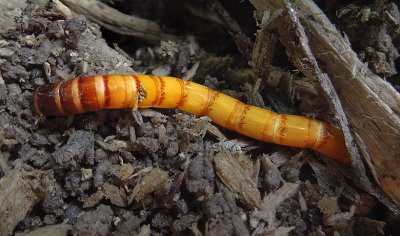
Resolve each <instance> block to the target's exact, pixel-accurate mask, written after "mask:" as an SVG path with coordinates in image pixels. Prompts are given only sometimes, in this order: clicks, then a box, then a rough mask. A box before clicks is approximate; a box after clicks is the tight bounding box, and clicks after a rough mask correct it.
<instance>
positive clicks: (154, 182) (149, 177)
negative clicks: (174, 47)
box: [131, 168, 168, 202]
mask: <svg viewBox="0 0 400 236" xmlns="http://www.w3.org/2000/svg"><path fill="white" fill-rule="evenodd" d="M167 179H168V172H166V171H163V170H161V169H159V168H154V169H152V170H151V171H150V172H149V173H147V174H146V175H145V176H144V177H143V179H142V180H141V181H140V182H139V183H138V184H137V185H136V186H135V188H134V189H133V191H132V194H131V197H133V198H134V199H135V200H136V201H137V202H139V201H140V200H142V199H143V198H144V197H145V196H146V195H148V194H150V193H152V192H154V191H155V190H156V189H157V187H158V186H160V185H161V184H162V183H164V182H165V181H167Z"/></svg>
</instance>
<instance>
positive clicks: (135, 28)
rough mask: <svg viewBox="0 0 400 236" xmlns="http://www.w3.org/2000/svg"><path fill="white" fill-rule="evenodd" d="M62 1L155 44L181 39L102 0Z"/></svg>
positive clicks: (113, 28) (103, 23) (93, 18)
mask: <svg viewBox="0 0 400 236" xmlns="http://www.w3.org/2000/svg"><path fill="white" fill-rule="evenodd" d="M62 2H63V3H64V4H65V5H67V6H68V7H69V8H71V9H72V10H74V11H75V12H76V13H78V14H82V15H84V16H85V17H87V18H88V19H89V20H91V21H93V22H95V23H97V24H99V25H101V26H102V27H104V28H106V29H108V30H110V31H113V32H116V33H118V34H121V35H131V36H134V37H138V38H140V39H143V40H146V41H148V42H151V43H155V44H157V43H159V42H160V41H161V40H165V41H168V40H171V41H179V39H178V38H177V37H176V36H174V35H171V34H167V33H164V32H163V31H162V30H161V28H160V26H159V25H158V24H157V23H155V22H153V21H150V20H146V19H142V18H139V17H134V16H130V15H126V14H124V13H122V12H119V11H117V10H115V9H114V8H112V7H109V6H107V5H106V4H104V3H102V2H100V1H97V0H87V1H80V0H62Z"/></svg>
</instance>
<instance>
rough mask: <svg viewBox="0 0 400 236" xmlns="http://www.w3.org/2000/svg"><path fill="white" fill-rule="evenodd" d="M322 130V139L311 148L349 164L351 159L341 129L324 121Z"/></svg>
mask: <svg viewBox="0 0 400 236" xmlns="http://www.w3.org/2000/svg"><path fill="white" fill-rule="evenodd" d="M323 130H324V132H323V137H322V140H321V141H320V142H319V143H318V145H317V146H314V147H313V149H314V150H315V151H317V152H319V153H321V154H324V155H326V156H327V157H330V158H331V159H334V160H336V161H337V162H339V163H340V164H342V165H350V164H351V162H352V160H351V156H350V154H349V152H348V150H347V146H346V142H345V139H344V135H343V133H342V131H341V130H339V129H337V128H335V127H333V126H331V125H329V124H325V123H324V129H323Z"/></svg>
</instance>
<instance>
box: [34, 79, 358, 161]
mask: <svg viewBox="0 0 400 236" xmlns="http://www.w3.org/2000/svg"><path fill="white" fill-rule="evenodd" d="M140 94H142V95H143V94H145V95H144V96H140ZM34 107H35V110H36V112H37V113H38V114H40V115H72V114H79V113H83V112H88V111H96V110H100V109H106V108H108V109H112V108H132V109H137V108H145V107H158V108H179V109H180V110H182V111H184V112H187V113H190V114H194V115H197V116H208V117H210V118H211V119H212V120H213V122H215V123H216V124H218V125H220V126H222V127H225V128H227V129H230V130H234V131H236V132H238V133H241V134H243V135H246V136H248V137H251V138H254V139H257V140H261V141H264V142H270V143H276V144H281V145H287V146H292V147H301V148H310V149H313V150H315V151H317V152H319V153H321V154H324V155H326V156H328V157H330V158H333V159H336V160H337V161H339V162H341V163H342V164H349V163H351V158H350V155H349V153H348V151H347V148H346V145H345V141H344V137H343V133H342V132H341V131H340V130H338V129H337V128H335V127H333V126H331V125H329V124H327V123H325V122H322V121H318V120H315V119H312V118H309V117H304V116H297V115H284V114H278V113H275V112H273V111H269V110H266V109H262V108H258V107H254V106H250V105H246V104H244V103H242V102H240V101H239V100H237V99H235V98H232V97H230V96H227V95H225V94H222V93H220V92H217V91H214V90H212V89H210V88H207V87H205V86H203V85H200V84H196V83H194V82H190V81H184V80H181V79H178V78H174V77H156V76H149V75H97V76H89V77H85V78H81V79H79V78H75V79H72V80H69V81H66V82H60V83H56V84H49V85H44V86H40V87H39V88H37V90H36V92H35V95H34Z"/></svg>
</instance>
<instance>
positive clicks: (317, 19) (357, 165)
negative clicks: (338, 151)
mask: <svg viewBox="0 0 400 236" xmlns="http://www.w3.org/2000/svg"><path fill="white" fill-rule="evenodd" d="M268 4H269V6H270V8H269V9H273V11H272V14H271V15H272V17H271V22H268V24H269V25H270V28H267V26H263V28H266V29H265V30H266V31H265V32H261V34H268V30H271V29H273V31H272V32H276V31H278V34H279V39H280V40H282V39H284V40H285V37H286V41H287V40H289V41H288V42H295V41H298V42H299V43H298V44H296V45H297V47H298V48H300V49H297V50H296V45H293V44H291V43H288V42H287V43H286V45H285V46H286V47H287V49H288V51H289V54H290V56H291V57H293V61H294V63H295V64H296V66H297V67H298V68H299V70H300V71H302V72H303V73H304V74H306V75H308V76H310V74H311V75H315V77H316V78H317V79H318V81H319V82H320V83H321V87H322V88H323V91H325V93H326V97H327V98H329V99H330V100H331V101H332V102H331V105H334V106H333V107H334V111H335V112H336V114H337V115H338V118H339V122H340V124H341V126H342V128H343V132H344V133H345V137H346V140H347V143H348V144H352V143H353V141H352V139H353V138H352V136H351V134H350V132H349V129H348V128H347V127H348V126H347V121H346V120H347V119H348V123H349V124H350V127H351V128H352V131H353V133H354V138H355V141H356V142H355V143H356V144H357V145H358V147H359V148H360V151H361V152H362V154H363V156H364V157H365V160H366V161H367V162H368V163H369V166H370V168H371V170H372V172H373V173H374V176H375V178H376V180H377V182H378V183H380V184H381V186H382V188H383V190H384V191H385V192H386V193H387V194H388V195H389V196H390V197H391V198H392V199H393V200H394V201H395V202H397V203H399V199H400V188H399V187H398V186H399V180H400V173H399V172H398V171H396V170H398V169H399V168H400V163H399V157H400V134H399V130H400V122H399V115H398V114H399V109H400V99H399V94H398V93H397V92H396V91H395V90H394V89H393V88H392V87H391V86H390V85H389V84H388V83H386V82H385V81H383V80H382V79H381V78H379V77H378V76H376V75H373V74H372V73H371V72H370V71H369V70H368V69H367V68H365V67H364V65H363V63H362V62H360V61H359V60H358V59H357V56H356V54H355V53H354V52H353V51H352V49H351V47H350V45H349V43H348V42H347V41H345V40H344V39H343V37H342V36H341V34H340V33H339V32H338V31H337V30H336V28H335V27H334V26H333V25H332V24H331V23H330V22H329V20H328V19H327V18H326V17H325V15H324V14H323V12H322V11H321V10H320V9H319V8H318V7H317V6H316V5H315V4H314V3H313V2H312V1H294V2H293V4H296V5H297V7H298V8H300V11H299V12H298V11H297V9H296V8H293V7H292V6H291V4H290V3H289V2H288V1H282V0H271V1H268ZM282 9H284V11H285V12H289V13H284V14H282ZM257 10H258V11H261V12H264V11H265V10H267V9H257ZM304 12H305V13H308V14H307V16H304V15H302V14H301V13H304ZM278 13H281V14H282V16H276V15H277V14H278ZM274 17H275V18H274ZM274 24H275V25H274ZM288 25H289V26H290V25H295V27H296V28H295V29H293V28H292V27H288ZM303 25H304V27H303ZM288 30H289V32H288ZM290 30H291V31H293V32H290ZM285 34H286V36H285ZM291 37H292V38H291ZM284 42H285V41H284ZM284 42H282V43H283V44H285V43H284ZM257 43H258V44H260V43H261V44H262V42H257ZM256 45H257V44H256ZM309 46H311V48H309ZM258 47H259V48H262V46H260V45H259V46H258ZM301 48H303V49H301ZM254 53H256V52H254ZM314 56H315V57H316V58H314ZM255 58H256V59H257V60H262V57H257V56H255ZM256 62H257V63H258V64H259V65H261V64H262V62H260V61H256ZM319 62H322V63H323V64H324V69H325V70H326V72H327V74H328V75H329V76H328V75H326V74H323V73H322V72H321V71H320V69H319V64H318V63H319ZM253 63H254V62H253ZM256 65H257V64H256ZM310 65H311V67H310ZM315 69H318V71H316V70H315ZM326 81H329V82H326ZM334 88H335V89H334ZM335 90H336V91H338V93H337V94H336V93H335V92H334V91H335ZM337 98H339V100H338V99H337ZM338 101H340V102H339V103H338ZM340 106H342V107H343V109H342V108H341V107H340ZM343 110H344V111H345V113H346V115H347V119H346V116H345V115H344V112H343ZM349 150H350V152H351V154H352V156H353V168H354V171H352V173H355V176H356V177H355V178H353V179H354V180H355V181H357V182H358V183H360V184H361V185H362V186H363V187H364V188H365V189H366V191H368V192H370V193H371V194H373V195H374V196H377V197H378V198H379V199H380V200H381V201H382V202H383V203H385V204H386V205H387V206H389V207H390V208H391V210H393V211H394V212H398V207H396V206H395V205H394V204H393V203H392V202H391V201H390V200H388V199H387V198H386V197H382V193H380V191H379V190H377V189H376V188H375V187H374V186H373V185H372V184H371V182H370V181H369V180H368V178H367V177H366V174H365V172H366V171H365V168H364V166H363V163H362V161H361V158H360V156H359V153H358V150H357V149H356V147H354V146H353V145H349Z"/></svg>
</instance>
